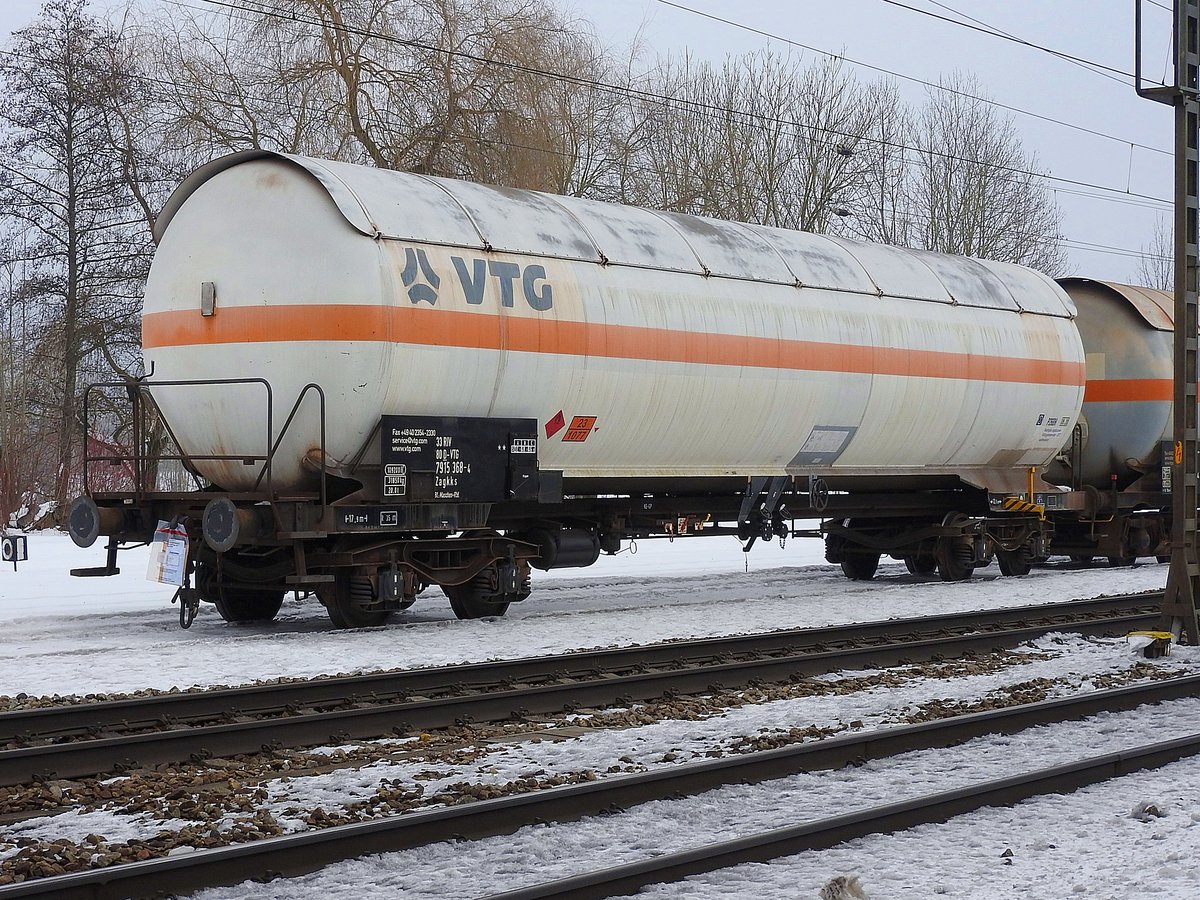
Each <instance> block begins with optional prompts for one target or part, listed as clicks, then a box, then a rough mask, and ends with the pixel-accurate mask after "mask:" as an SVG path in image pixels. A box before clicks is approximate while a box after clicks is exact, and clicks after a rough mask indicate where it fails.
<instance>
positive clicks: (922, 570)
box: [904, 553, 937, 575]
mask: <svg viewBox="0 0 1200 900" xmlns="http://www.w3.org/2000/svg"><path fill="white" fill-rule="evenodd" d="M904 566H905V568H907V569H908V571H909V572H911V573H912V574H913V575H932V574H933V573H934V572H935V571H936V570H937V557H935V556H934V555H933V554H931V553H918V554H917V555H916V556H906V557H904Z"/></svg>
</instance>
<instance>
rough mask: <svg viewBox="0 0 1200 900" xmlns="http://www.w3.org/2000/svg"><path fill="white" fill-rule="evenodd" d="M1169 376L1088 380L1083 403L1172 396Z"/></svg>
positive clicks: (1156, 398) (1167, 398)
mask: <svg viewBox="0 0 1200 900" xmlns="http://www.w3.org/2000/svg"><path fill="white" fill-rule="evenodd" d="M1173 390H1174V388H1173V385H1172V384H1171V379H1170V378H1119V379H1118V378H1113V379H1097V380H1095V381H1088V383H1087V388H1086V389H1085V390H1084V392H1083V402H1084V403H1129V402H1131V401H1133V402H1137V401H1154V400H1166V401H1168V402H1169V401H1170V400H1171V399H1172V398H1173V396H1174V395H1173V394H1172V391H1173Z"/></svg>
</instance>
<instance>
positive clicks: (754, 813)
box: [193, 700, 1200, 900]
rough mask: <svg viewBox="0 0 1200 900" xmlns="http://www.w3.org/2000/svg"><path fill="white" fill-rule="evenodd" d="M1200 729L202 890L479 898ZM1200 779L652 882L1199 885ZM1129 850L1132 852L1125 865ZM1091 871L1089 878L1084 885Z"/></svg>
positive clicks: (1037, 737) (760, 791) (802, 780)
mask: <svg viewBox="0 0 1200 900" xmlns="http://www.w3.org/2000/svg"><path fill="white" fill-rule="evenodd" d="M1196 732H1200V700H1186V701H1176V702H1173V703H1169V704H1163V705H1162V706H1161V707H1158V708H1154V709H1143V710H1138V711H1135V712H1132V713H1121V714H1105V715H1101V716H1097V717H1095V718H1093V719H1089V720H1086V721H1084V722H1080V723H1068V724H1064V725H1054V726H1044V727H1039V728H1034V729H1029V730H1027V731H1024V732H1020V733H1018V734H1014V735H1008V736H1001V737H985V738H979V739H976V740H973V741H969V742H967V743H965V744H962V745H959V746H957V747H953V748H949V749H941V750H929V751H920V752H914V753H907V754H903V755H901V756H897V757H893V758H891V759H886V760H878V761H874V762H869V763H867V764H865V765H863V766H860V767H857V768H849V769H844V770H839V771H831V772H814V773H805V774H801V775H795V776H792V777H789V778H782V779H777V780H774V781H771V782H767V783H764V784H762V785H731V786H727V787H723V788H719V789H717V790H714V791H709V792H708V793H705V794H702V795H700V796H698V797H691V798H687V799H683V800H669V801H658V802H654V803H647V804H642V805H640V806H637V807H633V808H632V809H630V810H628V811H626V812H622V813H619V814H615V815H608V816H601V817H594V818H589V819H585V820H583V821H581V822H577V823H569V824H564V825H550V826H536V827H530V828H524V829H521V830H520V831H519V832H517V833H516V834H513V835H503V836H500V837H496V838H489V839H485V840H481V841H471V842H454V843H449V842H447V843H440V844H435V845H432V846H427V847H420V848H417V849H414V850H409V851H402V852H398V853H390V854H382V855H377V856H371V857H366V858H364V859H361V860H355V861H352V862H348V863H343V864H339V865H336V866H331V867H329V868H327V869H324V870H322V871H321V872H317V873H314V874H312V875H309V876H305V877H302V878H299V879H293V880H289V881H280V882H274V883H271V884H265V885H260V884H252V883H250V882H246V883H243V884H240V885H236V886H233V887H229V888H217V889H211V890H207V891H202V892H200V893H198V894H195V895H193V896H194V900H233V898H258V900H287V898H295V897H322V898H326V900H342V898H346V900H349V898H351V897H354V898H360V897H372V898H373V897H387V896H401V895H402V896H404V897H406V898H420V897H477V896H481V895H484V894H490V893H495V892H500V891H504V890H511V889H514V888H517V887H521V886H525V885H528V884H531V883H534V882H538V881H548V880H552V879H556V878H565V877H568V876H570V875H574V874H578V873H580V872H584V871H588V870H590V869H593V868H601V867H608V866H617V865H622V864H625V863H629V862H634V861H637V860H639V859H645V858H647V857H650V856H658V855H661V854H664V853H671V852H676V851H681V850H686V849H692V848H696V847H699V846H701V845H703V844H706V843H712V842H717V841H726V840H735V839H737V838H739V837H744V836H746V835H749V834H754V833H757V832H761V831H767V830H771V829H775V828H785V827H790V826H793V825H797V824H802V823H804V822H808V821H815V820H819V819H823V818H828V817H831V816H836V815H842V814H844V813H848V812H852V811H854V810H856V809H863V808H867V807H871V806H876V805H880V804H884V803H891V802H897V801H900V800H904V799H909V798H915V797H919V796H924V795H928V794H934V793H938V792H941V791H946V790H952V789H954V788H957V787H962V786H965V785H968V784H973V783H978V782H981V781H985V780H992V779H999V778H1005V777H1009V776H1011V775H1014V774H1016V773H1017V772H1019V771H1026V770H1033V769H1038V768H1042V767H1049V766H1053V765H1057V764H1060V763H1066V762H1071V761H1073V760H1075V759H1078V758H1079V756H1080V754H1081V748H1086V749H1085V750H1084V751H1083V752H1085V753H1087V754H1092V755H1099V754H1103V753H1109V752H1115V751H1117V750H1122V749H1128V748H1131V747H1135V746H1138V745H1139V744H1143V743H1149V742H1151V741H1152V740H1157V739H1165V738H1169V737H1175V736H1182V735H1186V734H1193V733H1196ZM1198 789H1200V766H1197V765H1196V763H1195V761H1194V760H1192V761H1187V760H1185V761H1183V762H1180V763H1177V764H1174V765H1172V766H1169V767H1167V768H1165V769H1163V770H1161V771H1160V772H1159V773H1157V774H1155V773H1150V774H1140V775H1133V776H1128V777H1126V778H1122V779H1117V780H1114V781H1113V782H1111V783H1109V784H1107V785H1101V786H1098V787H1093V788H1091V789H1089V790H1088V791H1087V792H1086V793H1085V794H1083V795H1074V796H1068V797H1046V798H1040V799H1036V800H1032V801H1029V802H1027V803H1024V804H1021V805H1020V806H1018V807H1017V808H1016V809H1014V810H987V811H981V812H979V813H976V814H973V815H970V816H960V817H958V818H956V819H954V820H953V821H952V822H950V823H947V824H945V825H941V826H928V827H926V828H921V829H916V830H914V831H912V832H908V833H903V834H898V835H894V836H879V837H871V838H866V839H863V840H859V841H854V842H851V843H849V844H846V845H843V846H841V847H837V848H834V849H832V850H829V851H824V852H811V853H805V854H801V855H799V856H797V857H793V858H789V859H783V860H777V861H775V862H773V863H771V864H766V865H747V866H739V867H736V868H732V869H729V870H725V871H721V872H718V873H713V874H710V875H707V876H703V877H698V878H695V879H693V880H691V881H690V882H687V883H685V884H682V885H680V884H675V885H670V886H663V887H661V888H657V889H653V890H651V891H650V893H651V895H652V896H657V897H697V898H722V900H724V898H728V897H747V896H755V897H780V898H783V897H787V898H808V897H811V898H815V897H816V896H817V892H818V891H819V890H820V887H821V885H822V884H824V883H825V882H826V881H828V880H829V879H830V878H831V877H832V876H833V875H836V874H839V873H850V872H853V873H857V874H859V875H860V876H862V877H863V879H864V882H865V885H864V886H865V887H866V889H867V891H868V893H869V894H870V896H871V897H872V898H874V900H884V898H914V900H916V898H929V897H933V896H936V895H944V896H950V897H964V898H972V900H977V898H981V897H995V898H1008V897H1025V896H1029V897H1038V898H1042V897H1059V896H1072V895H1073V894H1077V895H1080V896H1084V897H1087V898H1088V900H1092V898H1098V897H1133V896H1141V895H1142V894H1143V893H1146V892H1148V891H1147V890H1146V887H1147V885H1148V884H1153V885H1154V889H1155V890H1156V891H1157V893H1156V896H1162V897H1167V898H1178V900H1194V898H1195V897H1196V896H1197V895H1198V893H1200V875H1198V874H1197V872H1196V870H1195V868H1194V866H1192V865H1191V864H1190V861H1191V860H1194V859H1195V858H1196V854H1197V853H1198V852H1200V828H1197V827H1196V825H1197V822H1200V814H1198V813H1197V805H1196V800H1195V798H1196V796H1197V790H1198ZM1089 798H1090V800H1089ZM1146 801H1148V802H1152V803H1154V804H1156V805H1157V806H1158V808H1159V810H1160V811H1163V812H1165V813H1166V815H1165V816H1163V817H1162V818H1154V819H1153V820H1152V821H1150V822H1140V821H1137V820H1134V819H1131V818H1130V813H1131V812H1132V811H1133V809H1134V807H1135V806H1137V805H1138V804H1139V803H1141V802H1146ZM665 823H670V825H669V827H666V826H665ZM1009 848H1011V849H1012V850H1013V853H1014V854H1015V856H1014V862H1013V866H1012V868H1011V869H1008V868H1006V866H1005V864H1004V860H1003V858H1002V856H1001V855H1002V854H1003V853H1004V851H1005V850H1007V849H1009ZM1172 853H1174V854H1176V856H1175V858H1174V860H1173V861H1172V860H1170V859H1169V857H1170V855H1171V854H1172ZM1140 854H1148V855H1146V856H1140ZM1139 857H1140V858H1139ZM1117 861H1119V862H1120V865H1114V863H1115V862H1117ZM1098 868H1099V869H1102V870H1103V872H1104V877H1103V878H1102V879H1097V877H1096V871H1097V869H1098ZM1076 886H1079V887H1081V888H1082V889H1083V890H1082V891H1076V890H1075V888H1076ZM1149 892H1154V891H1149Z"/></svg>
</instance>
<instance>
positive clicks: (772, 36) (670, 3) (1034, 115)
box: [655, 0, 1175, 157]
mask: <svg viewBox="0 0 1200 900" xmlns="http://www.w3.org/2000/svg"><path fill="white" fill-rule="evenodd" d="M655 2H656V3H659V4H661V5H663V6H667V7H670V8H672V9H677V10H679V11H680V12H684V13H688V14H689V15H694V16H698V17H700V18H702V19H709V20H711V21H713V22H719V23H720V24H722V25H728V26H730V27H732V28H737V29H739V30H741V31H746V32H749V33H750V34H757V35H758V36H760V37H765V38H767V39H768V40H772V41H779V42H780V43H782V44H787V45H788V46H791V47H796V48H798V49H800V50H807V51H809V52H810V53H816V54H818V55H820V56H824V57H826V58H827V59H832V60H843V61H845V62H847V63H849V64H850V65H852V66H857V67H859V68H861V69H866V70H868V71H871V72H878V73H879V74H881V75H888V76H890V77H892V78H899V79H901V80H903V81H908V82H911V83H913V84H919V85H921V86H922V87H925V88H929V89H930V90H936V91H941V92H943V93H947V94H951V95H953V96H956V97H962V98H963V99H966V100H973V101H975V102H977V103H986V104H987V105H989V106H994V107H996V108H998V109H1003V110H1006V111H1007V112H1011V113H1016V114H1018V115H1022V116H1028V117H1029V118H1031V119H1037V120H1039V121H1042V122H1047V123H1050V124H1052V125H1059V126H1061V127H1063V128H1069V129H1071V130H1073V131H1078V132H1081V133H1083V134H1090V135H1092V136H1093V137H1099V138H1105V139H1107V140H1110V141H1116V142H1117V143H1119V144H1130V143H1132V144H1133V145H1134V146H1135V147H1137V148H1138V149H1139V150H1146V151H1149V152H1151V153H1160V154H1162V155H1164V156H1171V157H1173V156H1174V155H1175V153H1174V151H1173V150H1164V149H1162V148H1161V147H1154V146H1151V145H1149V144H1142V143H1139V142H1137V141H1132V142H1131V141H1130V140H1129V139H1128V138H1124V137H1121V136H1119V135H1115V134H1110V133H1108V132H1106V131H1100V130H1098V129H1095V128H1089V127H1088V126H1086V125H1079V124H1077V123H1074V122H1067V121H1065V120H1064V119H1058V118H1055V117H1054V116H1048V115H1045V114H1043V113H1038V112H1034V111H1033V110H1029V109H1024V108H1023V107H1020V106H1012V105H1010V104H1007V103H1003V102H1001V101H999V100H994V99H991V98H989V97H981V96H979V95H977V94H972V93H969V92H967V91H960V90H958V89H957V88H953V87H949V86H947V85H943V84H938V83H937V82H934V81H926V80H925V79H923V78H917V77H916V76H914V75H906V74H904V73H903V72H897V71H895V70H894V69H888V68H885V67H883V66H877V65H874V64H872V63H867V62H863V61H862V60H857V59H854V58H852V57H849V56H846V55H845V54H842V53H833V52H831V51H829V50H822V49H821V48H820V47H814V46H812V45H811V44H805V43H803V42H802V41H797V40H795V39H793V38H789V37H786V36H784V35H781V34H779V33H777V32H773V31H767V30H766V29H763V28H758V27H756V26H753V25H747V24H745V23H744V22H738V21H736V20H734V19H729V18H726V17H724V16H719V15H716V14H715V13H710V12H705V11H704V10H700V9H695V8H694V7H691V6H686V5H685V4H682V3H677V2H675V0H655Z"/></svg>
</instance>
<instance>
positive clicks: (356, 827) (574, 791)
mask: <svg viewBox="0 0 1200 900" xmlns="http://www.w3.org/2000/svg"><path fill="white" fill-rule="evenodd" d="M1197 692H1200V676H1189V677H1178V678H1173V679H1169V680H1165V681H1156V682H1151V683H1149V684H1141V685H1137V686H1132V687H1124V688H1118V689H1113V690H1105V691H1095V692H1091V693H1088V694H1084V695H1080V696H1077V697H1070V698H1066V699H1060V700H1049V701H1043V702H1040V703H1033V704H1023V705H1019V706H1013V707H1008V708H1006V709H1000V710H988V711H986V712H979V713H972V714H968V715H962V716H957V717H953V718H949V719H941V720H937V721H933V722H927V723H922V724H919V725H908V726H901V727H894V728H885V729H879V730H875V731H870V732H866V733H855V734H852V735H844V736H841V737H836V738H828V739H824V740H820V741H814V742H811V743H805V744H799V745H795V746H790V747H785V748H781V749H776V750H768V751H761V752H756V753H748V754H744V755H741V756H734V757H727V758H722V759H716V760H706V761H703V762H696V763H687V764H681V765H677V766H673V767H671V768H668V769H658V770H655V771H652V772H648V773H642V774H637V775H615V776H611V777H605V778H602V779H600V780H598V781H594V782H587V783H583V784H574V785H569V786H566V787H557V788H551V789H547V790H542V791H535V792H532V793H527V794H518V795H513V796H506V797H503V798H499V799H495V800H485V801H480V802H475V803H467V804H460V805H456V806H452V807H443V808H435V809H430V810H426V811H421V812H414V813H409V814H406V815H402V816H396V817H391V818H387V819H382V820H374V821H369V822H363V823H356V824H352V825H342V826H335V827H331V828H325V829H321V830H316V831H306V832H302V833H299V834H295V835H288V836H284V837H276V838H267V839H265V840H260V841H256V842H253V843H248V844H239V845H234V846H230V847H224V848H220V849H214V850H200V851H196V852H195V853H191V854H187V855H183V856H173V857H166V858H161V859H152V860H148V861H146V862H138V863H131V864H127V865H121V866H114V867H110V868H106V869H100V870H95V871H90V872H83V873H78V874H71V875H63V876H58V877H53V878H43V879H38V880H34V881H28V882H24V883H22V884H18V885H12V886H6V887H0V900H16V898H26V897H55V898H61V900H76V898H79V900H83V898H88V900H110V898H124V897H134V896H147V895H154V894H179V893H186V892H189V891H193V890H197V889H199V888H201V887H208V886H215V885H228V884H236V883H238V882H240V881H243V880H247V879H257V880H267V879H270V878H274V877H278V876H280V875H285V876H295V875H300V874H304V873H307V872H311V871H315V870H316V869H318V868H320V867H322V866H324V865H328V864H330V863H333V862H337V861H340V860H343V859H348V858H352V857H356V856H362V855H365V854H369V853H379V852H387V851H394V850H402V849H407V848H410V847H416V846H421V845H425V844H430V843H434V842H436V841H441V840H449V839H454V838H459V839H461V838H469V839H478V838H483V837H488V836H493V835H498V834H507V833H511V832H513V831H515V830H516V829H518V828H521V827H522V826H525V825H530V824H533V823H538V822H547V821H560V822H561V821H571V820H576V819H580V818H584V817H586V816H590V815H595V814H599V813H611V812H614V811H619V809H620V808H623V807H628V806H631V805H634V804H638V803H644V802H648V801H651V800H663V799H670V798H674V797H678V796H681V795H694V794H699V793H702V792H704V791H707V790H710V789H713V788H716V787H720V786H722V785H726V784H737V783H753V782H761V781H766V780H769V779H772V778H780V777H785V776H787V775H792V774H796V773H799V772H806V771H813V770H818V769H830V768H838V767H841V766H844V765H846V764H848V763H850V762H858V761H862V760H869V759H881V758H884V757H887V756H891V755H894V754H898V753H902V752H907V751H911V750H918V749H935V748H941V747H948V746H952V745H954V744H958V743H961V742H962V741H965V740H968V739H970V738H973V737H977V736H980V735H983V734H991V733H1013V732H1016V731H1020V730H1022V729H1024V728H1029V727H1032V726H1035V725H1045V724H1051V723H1056V722H1066V721H1074V720H1078V719H1080V718H1084V717H1086V716H1090V715H1094V714H1096V713H1099V712H1104V711H1113V710H1122V709H1132V708H1135V707H1138V706H1140V705H1143V704H1148V703H1161V702H1165V701H1169V700H1177V699H1181V698H1194V697H1195V696H1196V695H1197ZM1195 754H1200V735H1190V736H1188V737H1186V738H1181V739H1175V740H1171V741H1166V742H1162V743H1158V744H1151V745H1146V746H1144V747H1139V748H1135V749H1134V750H1130V751H1123V752H1120V753H1109V754H1104V755H1102V756H1096V757H1091V758H1088V759H1084V760H1080V761H1079V762H1077V763H1074V764H1070V765H1062V766H1057V767H1054V768H1051V769H1043V770H1039V771H1036V772H1032V773H1028V774H1024V775H1020V776H1015V777H1012V778H1007V779H1003V780H1000V781H991V782H986V783H982V784H976V785H970V786H967V787H964V788H959V789H956V790H953V791H948V792H945V793H940V794H935V795H931V796H927V797H919V798H916V799H913V800H910V801H905V802H903V803H895V804H890V805H888V806H885V807H879V808H875V809H867V810H861V811H857V812H853V813H850V814H847V815H843V816H838V817H836V818H833V819H825V820H821V821H817V822H812V823H807V824H805V825H801V826H797V827H793V828H787V829H782V830H776V831H771V832H765V833H762V834H758V835H751V836H748V837H744V838H741V839H739V840H736V841H733V842H728V843H725V844H719V845H715V846H709V847H701V848H696V849H694V850H691V851H688V852H686V853H675V854H669V855H665V856H659V857H655V858H653V859H649V860H645V861H641V862H637V863H633V864H630V865H625V866H621V867H618V868H615V869H606V870H601V871H597V872H591V873H586V874H584V875H580V876H576V877H573V878H570V879H566V880H562V881H555V882H549V883H546V884H541V885H535V886H531V887H527V888H523V889H520V890H516V891H510V892H508V893H505V894H501V895H498V896H499V897H504V898H506V900H514V898H522V900H524V898H535V897H536V898H541V897H605V896H612V895H615V894H621V893H627V892H632V891H635V890H637V889H638V888H640V887H642V886H644V885H647V884H652V883H657V882H663V881H674V880H678V879H680V878H685V877H688V876H690V875H695V874H700V873H702V872H707V871H713V870H715V869H718V868H723V867H726V866H731V865H736V864H739V863H742V862H748V861H753V860H765V859H770V858H774V857H778V856H783V855H788V854H792V853H796V852H799V851H801V850H804V849H816V848H822V847H828V846H832V845H834V844H837V843H840V842H842V841H845V840H850V839H852V838H855V837H860V836H863V835H866V834H871V833H874V832H877V831H885V830H896V829H901V828H908V827H912V826H914V825H917V824H923V823H926V822H935V821H942V820H944V819H947V818H950V817H951V816H954V815H958V814H960V813H963V812H967V811H970V810H973V809H978V808H980V807H982V806H987V805H1003V804H1011V803H1015V802H1018V801H1020V800H1023V799H1026V798H1028V797H1032V796H1035V795H1037V794H1041V793H1049V792H1061V791H1069V790H1074V789H1076V788H1078V787H1082V786H1084V785H1087V784H1092V783H1095V782H1098V781H1101V780H1104V779H1106V778H1111V777H1115V776H1117V775H1122V774H1127V773H1129V772H1133V771H1137V770H1139V769H1144V768H1153V767H1155V766H1160V765H1164V764H1166V763H1168V762H1173V761H1175V760H1177V759H1181V758H1184V757H1187V756H1191V755H1195Z"/></svg>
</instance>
